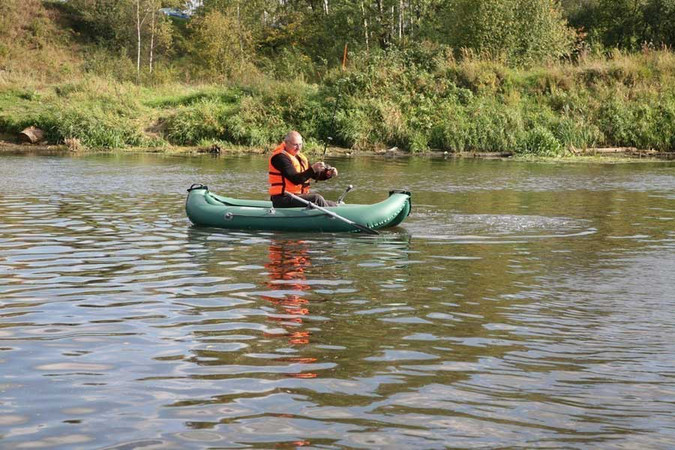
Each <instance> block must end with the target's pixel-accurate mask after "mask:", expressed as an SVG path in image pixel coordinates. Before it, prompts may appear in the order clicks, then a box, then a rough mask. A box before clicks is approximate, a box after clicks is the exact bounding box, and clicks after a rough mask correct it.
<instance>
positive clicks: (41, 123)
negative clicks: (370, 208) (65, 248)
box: [0, 47, 675, 156]
mask: <svg viewBox="0 0 675 450" xmlns="http://www.w3.org/2000/svg"><path fill="white" fill-rule="evenodd" d="M351 67H352V68H351V69H349V70H347V71H344V72H343V71H339V70H334V71H332V72H329V73H328V74H327V75H326V76H325V77H323V79H322V81H321V82H320V83H307V82H304V81H301V80H293V81H276V80H272V79H270V78H267V77H265V76H262V75H257V76H254V77H251V79H248V80H246V81H240V82H237V83H231V84H176V83H166V84H160V85H155V86H139V85H137V84H135V83H131V82H120V81H117V80H115V79H113V78H105V77H101V76H95V75H82V76H78V77H74V79H73V80H72V81H57V82H47V83H45V82H41V81H37V80H35V79H31V78H29V77H26V76H25V75H17V74H11V73H6V74H4V75H0V133H5V134H6V135H10V136H12V135H16V133H18V132H19V131H21V130H22V129H23V128H25V127H28V126H31V125H34V126H37V127H39V128H42V129H44V130H45V131H46V132H47V141H48V142H49V143H52V144H57V143H64V142H68V143H70V144H71V146H75V147H79V148H80V149H86V148H92V149H95V148H126V147H152V148H156V149H161V148H166V147H169V146H198V147H211V146H213V145H217V146H222V147H230V146H233V145H234V146H245V147H253V148H268V147H270V146H271V145H273V144H274V143H276V142H278V141H279V139H280V138H281V137H282V136H283V135H284V133H285V132H286V131H287V130H289V129H298V130H300V131H301V132H302V133H303V134H304V135H305V136H306V139H307V141H308V143H309V146H310V147H312V146H314V147H315V148H319V147H322V145H323V144H322V143H323V142H324V140H325V139H326V138H327V137H328V136H332V137H333V140H332V144H333V145H336V146H340V147H345V148H353V149H356V150H377V149H387V148H391V147H397V148H398V149H400V150H402V151H405V152H421V151H429V150H437V151H448V152H473V151H478V152H497V151H504V150H508V151H512V152H514V153H515V154H520V155H540V156H557V155H564V154H572V153H574V151H575V150H576V149H588V148H597V147H635V148H639V149H655V150H659V151H674V150H675V54H673V53H672V52H670V51H646V52H643V53H638V54H630V55H626V54H621V53H619V52H615V53H613V54H611V55H610V56H602V57H601V56H596V57H586V58H581V59H580V60H579V61H578V62H576V63H559V64H555V65H548V66H540V67H531V68H528V69H516V68H509V67H507V66H505V65H503V64H500V63H498V62H495V61H490V60H483V59H480V58H471V57H466V58H463V59H462V60H461V61H457V60H455V59H454V58H453V57H452V56H449V55H447V54H446V53H444V52H443V51H441V50H440V49H438V48H424V47H419V48H417V49H416V50H414V51H412V50H410V51H405V52H388V53H386V54H385V53H382V54H381V55H380V56H376V57H374V56H373V55H370V56H369V58H368V59H366V58H363V59H356V60H354V61H352V64H351ZM338 98H339V103H338V105H337V106H338V107H337V112H336V115H335V121H334V123H333V122H332V115H333V110H334V108H335V103H336V101H337V99H338Z"/></svg>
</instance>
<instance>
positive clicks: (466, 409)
mask: <svg viewBox="0 0 675 450" xmlns="http://www.w3.org/2000/svg"><path fill="white" fill-rule="evenodd" d="M329 162H330V163H331V164H333V165H335V166H336V167H338V168H339V169H340V177H339V178H338V179H335V180H331V181H329V182H322V183H319V184H318V185H317V186H316V189H318V191H320V192H321V193H323V194H324V195H325V196H326V197H327V198H330V199H335V198H337V197H338V196H339V195H340V193H341V192H342V191H343V189H344V188H345V186H346V185H347V184H353V185H354V187H355V189H354V191H353V192H351V193H350V194H349V195H348V196H347V201H348V202H352V203H372V202H376V201H379V200H382V199H383V198H385V197H386V195H387V191H388V190H389V189H395V188H400V189H407V190H410V191H412V193H413V195H412V200H413V210H412V214H411V216H410V217H409V218H408V219H407V220H406V221H405V222H404V223H403V224H402V225H401V226H399V227H397V228H394V229H390V230H385V231H384V232H383V233H382V234H381V235H379V236H367V235H359V234H351V233H347V234H297V233H296V234H294V233H272V232H252V231H225V230H217V229H203V228H195V227H192V226H191V225H190V223H189V221H188V219H187V218H186V216H185V212H184V201H185V196H186V189H187V188H188V187H189V186H190V185H191V184H192V183H203V184H206V185H208V186H209V188H210V189H211V190H212V191H214V192H216V193H219V194H223V195H230V196H234V197H248V198H264V197H265V183H266V171H267V163H266V160H265V159H264V158H263V157H262V156H238V157H234V156H228V157H211V156H203V157H190V158H186V157H178V156H161V155H150V154H146V155H124V154H97V155H70V156H68V155H51V156H41V155H30V154H29V155H0V192H2V194H0V215H1V216H2V219H1V220H0V392H1V393H2V395H1V397H0V447H3V448H69V449H71V448H115V449H132V448H144V449H148V448H181V449H184V448H295V447H301V446H308V447H312V448H385V447H386V448H425V449H436V448H439V449H440V448H448V447H453V448H454V447H556V448H560V447H564V448H588V447H596V448H603V449H604V448H636V447H647V448H672V447H674V446H675V338H673V336H675V281H674V279H675V277H674V274H675V251H674V250H675V170H673V169H674V168H675V163H673V162H648V163H645V162H634V163H601V162H596V163H564V162H519V161H502V160H453V159H450V160H445V159H440V158H438V159H433V158H377V157H360V158H353V159H349V158H336V159H331V160H329Z"/></svg>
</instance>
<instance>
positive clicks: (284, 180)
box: [269, 131, 338, 208]
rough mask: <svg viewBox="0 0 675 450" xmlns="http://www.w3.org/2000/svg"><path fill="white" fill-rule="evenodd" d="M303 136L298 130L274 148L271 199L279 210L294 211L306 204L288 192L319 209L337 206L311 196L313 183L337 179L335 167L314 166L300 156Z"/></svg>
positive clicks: (315, 195) (316, 196)
mask: <svg viewBox="0 0 675 450" xmlns="http://www.w3.org/2000/svg"><path fill="white" fill-rule="evenodd" d="M300 150H302V136H301V135H300V133H298V132H297V131H291V132H289V133H288V134H287V135H286V137H285V138H284V142H282V143H281V144H279V146H278V147H277V148H275V149H274V152H273V153H272V156H271V157H270V160H269V182H270V189H269V192H270V199H271V200H272V205H274V207H275V208H292V207H297V206H305V204H303V203H301V202H299V201H297V200H295V199H294V198H291V196H290V195H286V194H287V193H288V192H290V193H292V194H295V195H297V196H298V197H301V198H304V199H305V200H308V201H310V202H312V203H314V204H315V205H318V206H323V207H326V206H336V205H337V204H336V203H335V202H332V201H329V200H326V199H324V198H323V197H322V196H321V195H319V194H310V193H309V180H310V179H314V180H327V179H329V178H333V177H336V176H337V174H338V171H337V169H336V168H335V167H328V166H326V164H325V163H324V162H323V161H319V162H316V163H314V164H312V165H311V166H310V164H309V161H308V160H307V157H305V155H303V154H302V153H300Z"/></svg>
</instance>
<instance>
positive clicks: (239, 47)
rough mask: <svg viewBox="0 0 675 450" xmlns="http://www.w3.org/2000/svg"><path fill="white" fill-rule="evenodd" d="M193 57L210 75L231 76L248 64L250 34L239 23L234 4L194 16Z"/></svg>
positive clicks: (250, 42)
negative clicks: (221, 9)
mask: <svg viewBox="0 0 675 450" xmlns="http://www.w3.org/2000/svg"><path fill="white" fill-rule="evenodd" d="M190 28H191V29H192V31H193V43H194V48H193V57H194V60H195V61H196V63H197V64H198V65H199V66H200V67H201V68H202V69H203V71H205V72H206V74H207V75H209V76H215V77H219V78H231V77H233V76H234V75H237V74H241V73H242V72H243V71H244V69H245V68H246V67H250V65H249V60H250V57H251V54H252V53H253V45H252V44H253V41H252V38H251V33H250V32H249V31H248V30H247V29H246V28H244V27H243V26H242V23H241V22H240V21H239V19H238V16H237V9H236V5H234V6H230V7H228V8H226V9H225V10H224V11H223V12H221V11H220V10H217V9H212V10H210V11H207V12H205V13H204V14H202V15H200V16H198V17H196V18H194V19H193V22H192V23H191V24H190Z"/></svg>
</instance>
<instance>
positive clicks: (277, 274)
mask: <svg viewBox="0 0 675 450" xmlns="http://www.w3.org/2000/svg"><path fill="white" fill-rule="evenodd" d="M309 266H310V261H309V258H308V257H307V246H306V244H305V243H304V242H303V241H282V242H272V244H271V245H270V247H269V263H268V264H266V265H265V267H266V268H267V270H268V271H269V276H270V282H269V283H268V286H269V288H270V289H271V290H286V289H293V290H294V291H306V290H309V289H310V287H309V285H307V284H306V283H304V281H305V279H306V277H305V273H304V272H305V268H307V267H309ZM294 280H297V281H298V282H297V283H294V282H293V281H294ZM263 298H265V299H266V300H269V301H271V302H274V303H275V304H277V305H279V306H280V307H282V308H283V309H284V311H285V312H286V314H288V315H290V316H293V317H292V318H283V319H280V321H282V322H287V323H288V322H290V323H295V324H297V325H301V324H302V316H305V315H307V314H309V310H308V309H307V305H308V304H309V301H308V300H307V299H305V298H303V297H302V296H301V295H297V294H286V295H285V296H284V297H283V298H279V297H274V296H264V297H263ZM287 336H288V337H289V338H290V342H291V344H307V343H309V332H307V331H295V332H290V333H288V335H287Z"/></svg>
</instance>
